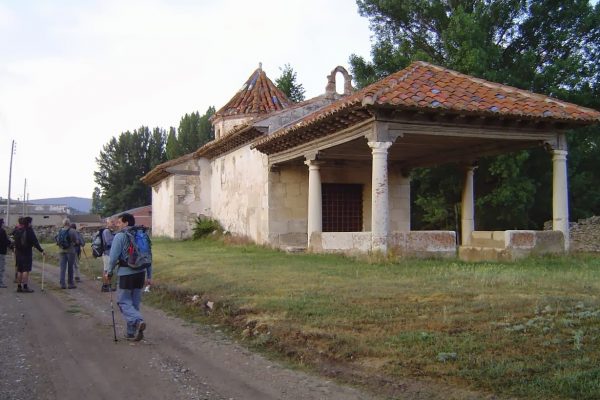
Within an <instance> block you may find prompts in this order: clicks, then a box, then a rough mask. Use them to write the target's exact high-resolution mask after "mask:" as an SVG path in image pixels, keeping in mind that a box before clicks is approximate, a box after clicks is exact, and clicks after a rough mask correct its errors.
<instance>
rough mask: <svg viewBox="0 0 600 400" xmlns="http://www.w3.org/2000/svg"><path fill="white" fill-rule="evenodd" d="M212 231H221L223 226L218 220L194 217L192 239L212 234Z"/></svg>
mask: <svg viewBox="0 0 600 400" xmlns="http://www.w3.org/2000/svg"><path fill="white" fill-rule="evenodd" d="M213 232H217V233H222V232H223V228H222V227H221V225H220V224H219V222H218V221H216V220H214V219H211V218H200V217H198V218H196V226H195V227H194V236H193V239H200V238H203V237H205V236H208V235H210V234H212V233H213Z"/></svg>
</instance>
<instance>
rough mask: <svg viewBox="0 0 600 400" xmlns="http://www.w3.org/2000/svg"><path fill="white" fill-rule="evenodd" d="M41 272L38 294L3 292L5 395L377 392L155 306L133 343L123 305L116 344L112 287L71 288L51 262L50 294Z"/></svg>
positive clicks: (337, 395)
mask: <svg viewBox="0 0 600 400" xmlns="http://www.w3.org/2000/svg"><path fill="white" fill-rule="evenodd" d="M7 264H8V265H13V264H12V263H11V259H10V257H9V258H8V259H7ZM7 269H8V271H7V272H6V273H5V282H12V279H11V278H10V277H9V275H10V273H9V271H13V270H12V268H7ZM40 271H41V267H40V265H36V266H34V275H33V279H32V284H31V285H30V286H31V287H32V288H33V289H35V293H30V294H27V293H16V292H15V285H14V284H12V283H11V284H9V288H7V289H0V321H1V322H0V399H6V400H8V399H11V400H17V399H23V400H25V399H28V400H30V399H61V400H70V399H73V400H75V399H77V400H79V399H85V400H94V399H111V400H118V399H128V400H133V399H144V400H150V399H161V400H163V399H207V400H217V399H227V400H228V399H236V400H237V399H248V400H255V399H256V400H258V399H260V400H269V399H303V400H304V399H306V400H308V399H328V400H338V399H339V400H342V399H343V400H353V399H374V397H372V396H370V395H367V394H364V393H360V392H358V391H357V390H355V389H352V388H347V387H342V386H339V385H337V384H335V383H333V382H331V381H327V380H324V379H321V378H318V377H313V376H309V375H306V374H304V373H301V372H297V371H291V370H288V369H286V368H283V367H282V366H280V365H277V364H276V363H273V362H270V361H268V360H266V359H264V358H262V357H260V356H257V355H255V354H252V353H250V352H249V351H247V350H245V349H244V348H242V347H241V346H239V345H237V344H235V343H233V342H231V341H230V340H228V339H227V338H226V337H225V336H223V335H220V334H219V332H218V331H216V332H215V331H214V330H211V329H207V328H202V327H197V326H190V325H187V324H185V323H184V322H183V321H181V320H179V319H176V318H173V317H169V316H167V315H165V314H164V313H162V312H160V311H158V310H154V309H151V308H149V307H143V309H142V312H143V314H144V316H145V319H146V321H147V323H148V328H147V331H146V332H145V333H146V338H145V339H144V340H143V341H141V342H129V341H126V340H125V339H123V334H124V329H123V328H124V326H123V321H122V319H121V315H120V312H119V311H118V309H117V308H116V304H115V317H116V321H117V337H118V338H119V341H118V342H116V343H115V342H114V341H113V332H112V322H111V312H110V301H109V299H110V298H109V294H108V293H100V290H99V284H98V282H97V281H91V280H85V281H84V282H81V283H80V284H79V285H78V288H77V289H73V290H61V289H59V288H58V285H57V282H58V268H57V267H55V266H48V265H47V266H46V268H45V271H46V273H45V291H43V292H42V291H41V290H40V274H39V273H40ZM115 301H116V296H115Z"/></svg>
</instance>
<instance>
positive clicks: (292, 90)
mask: <svg viewBox="0 0 600 400" xmlns="http://www.w3.org/2000/svg"><path fill="white" fill-rule="evenodd" d="M279 70H280V71H281V76H279V78H277V79H275V86H277V87H278V88H279V90H281V91H282V92H283V93H285V95H286V96H287V97H288V99H290V100H291V101H293V102H294V103H298V102H301V101H304V93H305V90H304V87H303V86H302V84H301V83H298V82H297V81H296V79H297V78H296V71H294V69H293V68H292V67H291V66H290V64H285V65H284V66H283V68H281V67H280V68H279Z"/></svg>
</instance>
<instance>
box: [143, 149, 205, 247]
mask: <svg viewBox="0 0 600 400" xmlns="http://www.w3.org/2000/svg"><path fill="white" fill-rule="evenodd" d="M171 171H172V173H173V175H170V176H169V177H168V178H166V179H164V180H162V181H161V182H159V183H158V184H156V185H154V187H153V188H152V231H153V235H155V236H167V237H171V238H176V239H184V238H188V237H191V236H192V233H193V228H194V225H195V222H196V218H197V217H198V215H200V214H202V213H204V212H206V207H205V206H203V204H202V202H201V185H200V180H199V179H198V176H199V172H198V162H197V161H195V160H189V161H186V162H184V163H181V164H178V165H175V166H173V167H172V168H171Z"/></svg>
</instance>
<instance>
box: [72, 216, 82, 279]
mask: <svg viewBox="0 0 600 400" xmlns="http://www.w3.org/2000/svg"><path fill="white" fill-rule="evenodd" d="M71 229H73V231H74V232H75V234H76V235H77V244H75V245H73V247H75V261H74V262H73V274H74V275H75V282H81V276H80V275H79V264H80V261H81V248H82V247H83V246H85V240H84V239H83V235H82V234H81V232H79V231H78V230H77V225H76V224H74V223H72V224H71Z"/></svg>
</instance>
